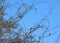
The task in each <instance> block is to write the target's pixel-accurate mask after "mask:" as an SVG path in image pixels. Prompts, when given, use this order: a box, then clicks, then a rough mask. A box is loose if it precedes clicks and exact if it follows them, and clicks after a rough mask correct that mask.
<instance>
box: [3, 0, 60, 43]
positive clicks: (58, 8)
mask: <svg viewBox="0 0 60 43" xmlns="http://www.w3.org/2000/svg"><path fill="white" fill-rule="evenodd" d="M16 1H17V2H18V1H19V0H16ZM16 1H15V0H7V3H11V4H13V5H14V6H15V7H17V6H19V5H16V4H14V3H15V2H16ZM39 1H40V2H41V1H48V2H46V3H41V4H37V5H35V7H36V8H37V10H36V11H35V10H34V9H32V10H31V11H29V13H27V15H25V16H24V18H23V19H22V20H21V25H22V26H23V27H24V28H30V27H32V26H34V25H35V24H36V23H38V22H39V20H41V18H42V17H44V16H45V15H47V14H48V12H49V11H50V8H52V10H51V15H50V16H49V17H48V20H49V21H50V29H52V28H53V27H55V26H60V23H59V22H60V0H36V1H35V2H39ZM22 2H26V3H27V4H31V3H32V2H33V0H22ZM18 3H21V1H19V2H18ZM16 10H17V8H14V7H11V8H9V9H6V13H7V14H8V15H6V16H5V17H4V19H5V20H8V18H10V17H11V16H12V15H14V14H15V13H16ZM23 24H24V25H23ZM54 31H57V33H56V34H55V35H54V36H51V37H49V38H45V43H54V42H55V39H56V38H57V36H58V35H59V34H60V32H59V31H60V28H57V29H55V30H53V31H52V33H53V32H54ZM36 32H39V30H38V31H36ZM37 35H38V34H37ZM46 35H47V34H46ZM59 42H60V41H59Z"/></svg>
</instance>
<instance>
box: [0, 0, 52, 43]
mask: <svg viewBox="0 0 60 43" xmlns="http://www.w3.org/2000/svg"><path fill="white" fill-rule="evenodd" d="M5 1H6V0H0V2H1V3H0V16H1V17H0V18H1V20H0V43H40V42H41V40H42V43H44V37H49V36H51V35H52V33H49V35H48V36H45V33H46V32H48V31H49V21H48V19H47V18H48V16H49V15H50V14H51V12H49V14H47V16H46V17H43V18H42V19H41V21H40V22H39V23H38V24H36V25H35V26H33V27H31V28H30V31H29V32H24V30H25V29H23V27H21V26H20V25H19V24H18V22H19V21H20V20H22V18H23V17H24V16H25V15H26V14H27V13H28V12H29V11H30V10H32V9H34V6H35V3H32V4H31V5H29V6H27V4H26V3H22V6H20V7H19V8H18V10H17V13H16V14H15V15H13V16H11V17H10V18H9V19H8V20H7V21H4V19H3V16H4V15H5V13H4V11H5V9H6V8H8V7H9V6H8V5H5V6H4V4H5ZM45 2H47V1H43V2H40V3H45ZM2 3H3V5H2ZM38 4H39V3H38ZM23 7H24V11H23V13H21V9H22V8H23ZM14 16H16V17H14ZM45 20H47V21H48V22H47V23H48V25H47V26H46V27H45V26H44V24H41V23H42V22H43V21H45ZM1 21H2V22H1ZM18 27H20V28H19V33H18V32H17V33H14V34H15V35H16V37H15V38H14V39H12V37H14V36H12V37H10V35H11V34H12V32H11V30H12V29H15V28H17V29H18ZM4 29H5V30H6V31H3V30H4ZM38 29H44V31H43V32H42V35H41V36H39V37H38V40H37V39H34V36H33V35H32V33H34V31H36V30H38ZM6 34H7V35H6ZM8 34H9V35H8ZM22 34H23V38H19V37H20V36H19V35H22ZM36 35H37V34H36ZM6 37H7V38H6ZM8 37H9V38H8Z"/></svg>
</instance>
